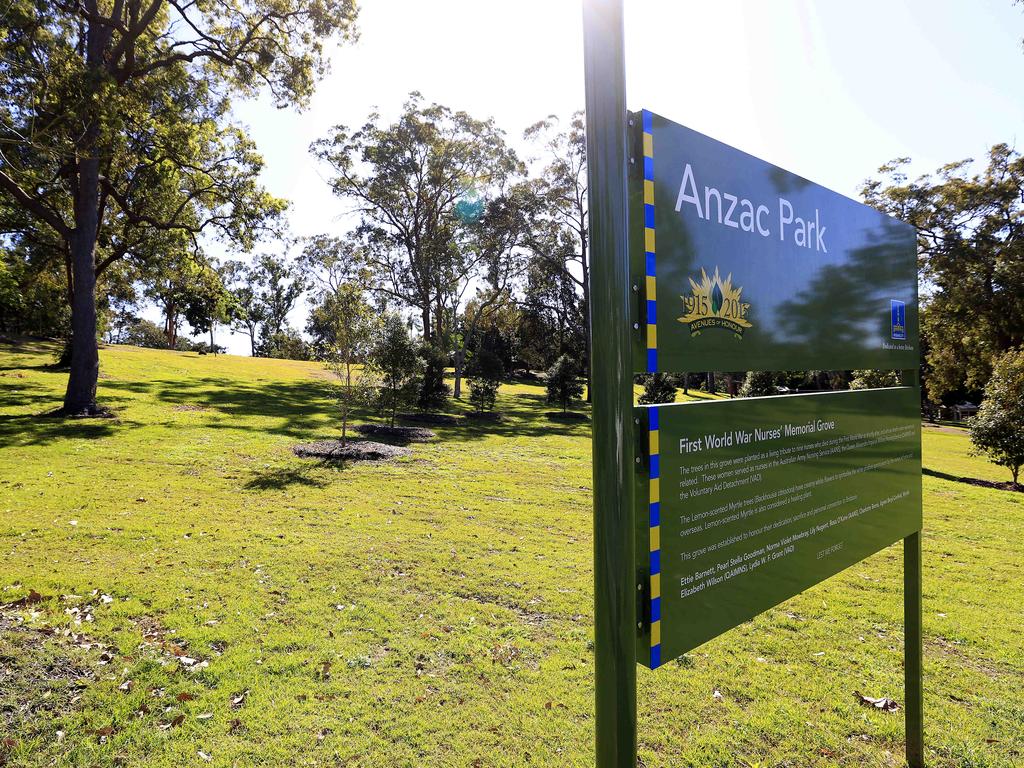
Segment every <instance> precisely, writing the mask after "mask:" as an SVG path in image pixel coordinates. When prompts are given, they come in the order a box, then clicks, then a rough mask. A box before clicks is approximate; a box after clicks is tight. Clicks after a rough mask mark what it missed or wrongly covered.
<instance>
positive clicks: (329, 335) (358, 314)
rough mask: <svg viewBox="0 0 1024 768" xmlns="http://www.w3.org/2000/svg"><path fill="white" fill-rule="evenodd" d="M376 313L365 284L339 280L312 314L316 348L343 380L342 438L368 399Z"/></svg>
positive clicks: (308, 327)
mask: <svg viewBox="0 0 1024 768" xmlns="http://www.w3.org/2000/svg"><path fill="white" fill-rule="evenodd" d="M377 326H378V322H377V315H376V313H375V312H374V311H373V309H372V308H371V307H370V305H369V304H367V302H366V299H365V296H364V294H363V290H362V288H360V287H359V286H357V285H355V284H354V283H337V284H335V285H334V288H333V290H331V291H330V292H324V293H323V294H322V297H321V300H320V303H319V304H318V305H317V306H315V307H313V309H312V311H311V312H310V314H309V321H308V323H307V325H306V331H307V333H309V334H310V335H311V336H312V338H313V348H314V349H315V350H316V351H317V354H318V356H319V357H320V359H322V360H323V361H324V362H325V363H326V364H327V367H328V368H330V370H331V372H332V373H334V375H335V376H336V377H337V378H338V380H339V381H340V382H341V389H340V392H339V394H338V411H339V413H340V414H341V442H342V444H344V443H345V442H346V441H347V439H348V422H349V419H350V417H351V415H352V412H353V411H354V410H355V409H356V408H358V407H359V406H361V405H365V404H367V403H368V402H369V395H370V390H371V386H370V379H371V377H370V374H369V371H368V370H367V366H365V365H364V366H362V367H361V368H360V369H358V370H357V369H356V366H357V364H359V363H361V362H365V361H366V357H367V355H368V354H369V352H370V348H371V344H372V343H373V338H374V333H375V332H376V330H377Z"/></svg>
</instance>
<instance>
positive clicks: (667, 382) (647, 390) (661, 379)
mask: <svg viewBox="0 0 1024 768" xmlns="http://www.w3.org/2000/svg"><path fill="white" fill-rule="evenodd" d="M643 382H644V391H643V392H642V393H641V395H640V405H654V404H655V403H674V402H675V400H676V383H675V381H674V380H673V378H672V374H669V373H648V374H644V376H643Z"/></svg>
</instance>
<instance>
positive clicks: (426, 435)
mask: <svg viewBox="0 0 1024 768" xmlns="http://www.w3.org/2000/svg"><path fill="white" fill-rule="evenodd" d="M353 429H355V431H356V432H358V433H359V434H361V435H365V436H366V437H376V438H379V439H381V440H396V441H398V442H402V443H425V442H427V441H428V440H433V439H434V438H435V437H437V434H436V433H435V432H434V431H433V430H431V429H427V428H426V427H391V426H388V425H387V424H357V425H356V426H355V427H353Z"/></svg>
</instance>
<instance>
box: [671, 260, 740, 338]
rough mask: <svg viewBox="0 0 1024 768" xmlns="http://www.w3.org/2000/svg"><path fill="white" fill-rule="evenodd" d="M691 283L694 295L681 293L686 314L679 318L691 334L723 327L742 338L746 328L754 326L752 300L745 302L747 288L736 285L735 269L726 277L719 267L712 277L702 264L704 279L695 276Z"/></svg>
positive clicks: (701, 272) (701, 271) (697, 334)
mask: <svg viewBox="0 0 1024 768" xmlns="http://www.w3.org/2000/svg"><path fill="white" fill-rule="evenodd" d="M690 287H691V289H692V290H691V293H690V295H689V296H682V297H680V298H682V300H683V310H684V311H685V312H686V314H685V315H683V316H682V317H680V318H679V322H680V323H683V324H685V325H688V326H689V328H690V335H691V336H699V335H700V333H701V331H703V330H705V329H707V328H723V329H725V330H727V331H731V332H732V333H734V334H735V335H736V338H742V336H743V332H744V331H745V330H746V329H747V328H750V327H751V323H750V321H749V320H747V312H748V311H749V310H750V304H746V303H744V302H743V299H742V297H741V294H742V293H743V288H742V287H737V288H734V287H733V285H732V273H729V276H728V277H726V278H725V280H723V279H722V277H721V275H719V274H718V267H715V274H714V275H712V276H711V277H708V273H707V272H706V271H704V269H703V268H701V270H700V282H699V283H698V282H696V281H695V280H694V279H693V278H692V277H691V278H690Z"/></svg>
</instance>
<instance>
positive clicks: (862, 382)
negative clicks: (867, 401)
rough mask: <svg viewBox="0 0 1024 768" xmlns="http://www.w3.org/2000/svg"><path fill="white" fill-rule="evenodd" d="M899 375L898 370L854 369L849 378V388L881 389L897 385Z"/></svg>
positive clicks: (898, 383)
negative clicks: (851, 376)
mask: <svg viewBox="0 0 1024 768" xmlns="http://www.w3.org/2000/svg"><path fill="white" fill-rule="evenodd" d="M899 385H900V375H899V372H898V371H876V370H863V371H854V372H853V378H852V379H850V389H881V388H883V387H898V386H899Z"/></svg>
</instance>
